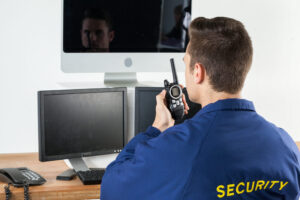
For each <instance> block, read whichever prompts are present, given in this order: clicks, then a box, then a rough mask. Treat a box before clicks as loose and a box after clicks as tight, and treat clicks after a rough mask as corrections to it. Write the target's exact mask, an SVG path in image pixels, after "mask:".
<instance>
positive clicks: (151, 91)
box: [135, 87, 201, 135]
mask: <svg viewBox="0 0 300 200" xmlns="http://www.w3.org/2000/svg"><path fill="white" fill-rule="evenodd" d="M163 89H164V88H163V87H136V88H135V135H137V134H138V133H140V132H143V131H145V130H146V129H147V127H148V126H151V125H152V123H153V121H154V118H155V107H156V95H158V94H159V93H160V92H161V91H162V90H163ZM183 93H184V95H185V97H186V101H187V104H188V105H189V107H190V110H189V112H188V114H187V115H184V117H183V119H181V120H176V121H175V124H180V123H182V122H184V121H185V120H186V119H189V118H192V117H193V116H194V115H195V114H196V113H197V112H198V111H199V110H200V109H201V105H200V104H197V103H193V102H191V101H190V99H189V96H188V93H187V90H186V88H184V89H183Z"/></svg>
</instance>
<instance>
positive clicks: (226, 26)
mask: <svg viewBox="0 0 300 200" xmlns="http://www.w3.org/2000/svg"><path fill="white" fill-rule="evenodd" d="M189 37H190V43H189V47H188V50H187V51H188V53H189V54H190V56H191V69H192V70H193V67H194V65H195V64H196V63H201V64H202V65H203V66H204V68H205V70H206V72H207V75H208V77H209V80H210V84H211V85H212V87H213V89H214V90H215V91H218V92H227V93H230V94H235V93H237V92H239V91H240V90H241V89H242V88H243V85H244V82H245V79H246V75H247V73H248V71H249V69H250V66H251V63H252V55H253V49H252V42H251V39H250V37H249V35H248V33H247V31H246V29H245V27H244V25H243V24H242V23H241V22H239V21H237V20H234V19H231V18H226V17H216V18H212V19H207V18H204V17H199V18H196V19H194V20H193V21H192V23H191V25H190V29H189Z"/></svg>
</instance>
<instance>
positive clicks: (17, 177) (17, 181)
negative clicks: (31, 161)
mask: <svg viewBox="0 0 300 200" xmlns="http://www.w3.org/2000/svg"><path fill="white" fill-rule="evenodd" d="M0 182H6V183H10V184H12V185H13V186H15V187H23V186H24V185H29V186H30V185H41V184H44V183H45V182H46V180H45V179H44V178H43V177H42V176H41V175H39V174H37V173H36V172H33V171H31V170H29V169H28V168H26V167H21V168H4V169H0Z"/></svg>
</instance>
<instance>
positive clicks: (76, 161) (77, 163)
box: [69, 158, 90, 172]
mask: <svg viewBox="0 0 300 200" xmlns="http://www.w3.org/2000/svg"><path fill="white" fill-rule="evenodd" d="M69 161H70V163H71V165H72V167H73V169H74V170H75V172H78V171H88V170H90V169H89V168H88V166H87V165H86V164H85V162H84V160H83V159H82V158H71V159H69Z"/></svg>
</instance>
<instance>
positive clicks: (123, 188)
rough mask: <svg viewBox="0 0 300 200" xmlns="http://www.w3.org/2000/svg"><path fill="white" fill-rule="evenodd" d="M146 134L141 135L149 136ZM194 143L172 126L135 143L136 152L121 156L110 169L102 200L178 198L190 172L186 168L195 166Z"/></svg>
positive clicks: (103, 183) (103, 181)
mask: <svg viewBox="0 0 300 200" xmlns="http://www.w3.org/2000/svg"><path fill="white" fill-rule="evenodd" d="M151 129H152V127H150V128H148V130H147V131H149V130H150V131H151ZM147 131H146V132H145V133H142V134H143V135H146V134H149V132H148V133H147ZM193 141H194V140H193V139H192V138H191V137H190V135H189V134H187V133H183V132H181V129H180V128H178V127H172V128H170V129H167V130H166V131H165V132H163V133H161V134H160V135H159V136H157V137H154V138H152V139H148V140H144V141H141V142H139V143H136V147H135V149H134V152H129V153H128V152H124V153H121V154H120V155H119V156H118V158H117V159H116V160H115V161H114V162H113V163H111V164H110V165H109V166H108V167H107V169H106V172H105V175H104V177H103V179H102V184H101V200H119V199H122V200H135V199H137V200H141V199H143V200H146V199H161V198H163V197H168V199H174V200H175V199H179V198H180V197H181V195H182V194H181V193H182V191H183V187H184V185H185V183H186V182H187V179H188V174H189V170H190V168H186V166H191V165H192V162H193V159H192V157H194V156H193V154H195V153H196V152H195V151H193V149H192V148H193V146H192V145H190V144H192V143H193ZM132 144H133V145H134V141H133V143H132ZM128 149H129V148H128ZM123 151H124V150H123Z"/></svg>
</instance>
